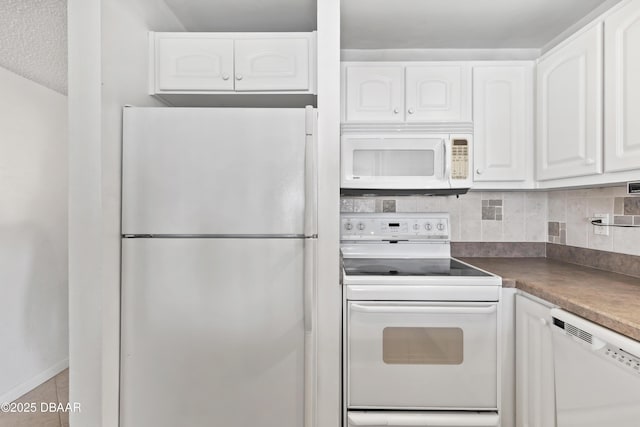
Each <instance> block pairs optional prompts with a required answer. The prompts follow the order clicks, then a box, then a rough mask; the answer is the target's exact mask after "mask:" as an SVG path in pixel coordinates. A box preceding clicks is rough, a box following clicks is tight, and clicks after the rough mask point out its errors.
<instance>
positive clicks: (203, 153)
mask: <svg viewBox="0 0 640 427" xmlns="http://www.w3.org/2000/svg"><path fill="white" fill-rule="evenodd" d="M307 116H308V113H307V112H305V109H304V108H125V109H124V129H123V131H124V138H123V140H124V144H123V165H122V169H123V189H122V195H123V196H122V203H123V206H122V233H123V234H154V235H156V234H160V235H163V234H186V235H202V234H208V235H211V234H213V235H215V234H225V235H229V234H231V235H233V234H243V235H246V234H254V235H265V234H266V235H281V234H286V235H302V234H304V233H305V229H304V222H305V219H304V217H305V215H304V210H305V145H307V141H306V139H307V138H306V137H307V132H308V128H309V126H306V121H305V119H306V117H307Z"/></svg>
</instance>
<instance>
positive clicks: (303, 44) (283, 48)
mask: <svg viewBox="0 0 640 427" xmlns="http://www.w3.org/2000/svg"><path fill="white" fill-rule="evenodd" d="M235 68H236V71H235V80H236V82H235V89H236V90H238V91H271V90H301V91H305V90H308V89H309V40H308V39H307V38H293V37H291V38H279V39H277V38H276V39H243V40H236V41H235Z"/></svg>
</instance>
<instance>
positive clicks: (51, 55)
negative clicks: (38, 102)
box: [0, 0, 67, 94]
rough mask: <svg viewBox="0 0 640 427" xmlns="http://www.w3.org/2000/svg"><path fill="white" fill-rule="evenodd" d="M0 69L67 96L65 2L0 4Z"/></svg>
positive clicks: (3, 0)
mask: <svg viewBox="0 0 640 427" xmlns="http://www.w3.org/2000/svg"><path fill="white" fill-rule="evenodd" d="M0 66H2V67H4V68H6V69H8V70H10V71H13V72H14V73H16V74H19V75H21V76H23V77H26V78H28V79H30V80H33V81H35V82H36V83H40V84H42V85H44V86H46V87H48V88H50V89H53V90H55V91H57V92H60V93H63V94H66V93H67V1H66V0H0Z"/></svg>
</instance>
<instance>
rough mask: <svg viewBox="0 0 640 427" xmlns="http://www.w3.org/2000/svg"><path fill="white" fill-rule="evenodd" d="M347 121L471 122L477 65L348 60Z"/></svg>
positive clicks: (345, 69)
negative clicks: (473, 75) (473, 77)
mask: <svg viewBox="0 0 640 427" xmlns="http://www.w3.org/2000/svg"><path fill="white" fill-rule="evenodd" d="M342 84H343V86H342V94H343V97H342V100H343V105H342V111H343V121H345V122H380V123H385V122H386V123H398V122H401V123H405V122H410V123H428V122H432V123H433V122H471V66H470V64H468V63H457V62H446V63H445V62H415V63H411V65H408V63H399V62H387V63H385V62H348V63H343V79H342Z"/></svg>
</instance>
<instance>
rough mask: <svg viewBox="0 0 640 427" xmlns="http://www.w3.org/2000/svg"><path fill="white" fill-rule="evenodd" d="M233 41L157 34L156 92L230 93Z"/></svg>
mask: <svg viewBox="0 0 640 427" xmlns="http://www.w3.org/2000/svg"><path fill="white" fill-rule="evenodd" d="M231 76H233V40H231V39H221V38H213V37H210V36H202V35H197V36H192V37H184V36H182V37H180V36H171V35H164V34H157V38H156V92H172V91H177V92H179V91H214V90H216V91H218V90H223V91H224V90H229V91H232V90H233V79H232V78H231Z"/></svg>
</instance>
